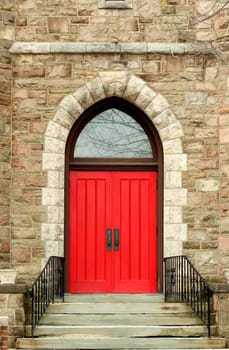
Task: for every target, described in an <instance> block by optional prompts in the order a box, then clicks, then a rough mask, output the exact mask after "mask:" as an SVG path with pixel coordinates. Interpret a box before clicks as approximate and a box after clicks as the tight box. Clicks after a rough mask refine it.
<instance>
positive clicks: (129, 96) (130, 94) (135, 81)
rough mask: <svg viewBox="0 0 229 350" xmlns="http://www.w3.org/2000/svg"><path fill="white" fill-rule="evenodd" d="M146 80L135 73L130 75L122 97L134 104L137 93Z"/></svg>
mask: <svg viewBox="0 0 229 350" xmlns="http://www.w3.org/2000/svg"><path fill="white" fill-rule="evenodd" d="M145 85H146V82H145V81H144V80H142V79H141V78H139V77H137V76H136V75H131V76H130V79H129V80H128V83H127V86H126V89H125V91H124V94H123V98H125V99H126V100H128V101H130V102H132V103H134V104H135V102H136V99H137V97H138V95H139V94H140V92H141V90H142V89H143V87H144V86H145Z"/></svg>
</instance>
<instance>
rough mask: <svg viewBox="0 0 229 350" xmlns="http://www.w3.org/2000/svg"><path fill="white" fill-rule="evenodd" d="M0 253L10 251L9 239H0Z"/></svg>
mask: <svg viewBox="0 0 229 350" xmlns="http://www.w3.org/2000/svg"><path fill="white" fill-rule="evenodd" d="M0 253H10V241H9V240H8V239H7V240H0Z"/></svg>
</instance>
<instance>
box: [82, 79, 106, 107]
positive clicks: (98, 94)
mask: <svg viewBox="0 0 229 350" xmlns="http://www.w3.org/2000/svg"><path fill="white" fill-rule="evenodd" d="M86 86H87V88H88V91H89V92H90V94H91V96H92V98H93V100H94V102H98V101H100V100H103V99H104V98H106V94H105V91H104V86H103V82H102V80H101V78H100V76H99V75H98V76H96V77H95V78H94V79H92V80H90V81H89V82H87V83H86Z"/></svg>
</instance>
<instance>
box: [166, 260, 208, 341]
mask: <svg viewBox="0 0 229 350" xmlns="http://www.w3.org/2000/svg"><path fill="white" fill-rule="evenodd" d="M164 262H165V300H167V301H168V300H172V301H181V302H185V303H187V304H189V305H190V306H191V308H192V309H193V310H194V312H195V313H196V314H197V315H198V316H199V317H200V319H201V320H202V322H203V323H204V324H205V325H206V326H207V328H208V336H209V337H210V335H211V301H212V295H213V288H212V287H211V286H210V285H209V284H208V283H207V282H206V280H205V279H204V278H203V277H202V276H201V275H200V273H199V272H198V271H197V270H196V268H195V267H194V266H193V265H192V263H191V262H190V260H189V259H188V258H187V257H186V256H173V257H169V258H165V259H164Z"/></svg>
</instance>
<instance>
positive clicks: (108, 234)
mask: <svg viewBox="0 0 229 350" xmlns="http://www.w3.org/2000/svg"><path fill="white" fill-rule="evenodd" d="M106 245H107V250H112V229H111V228H107V230H106Z"/></svg>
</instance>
